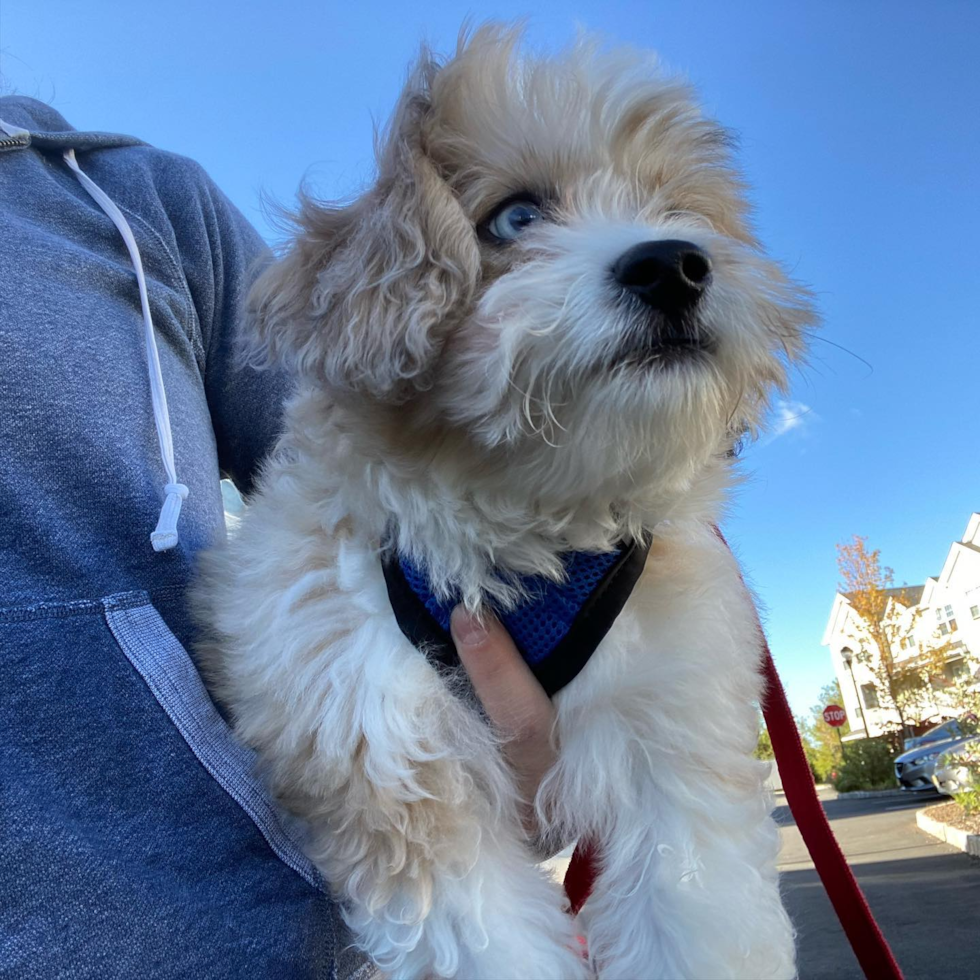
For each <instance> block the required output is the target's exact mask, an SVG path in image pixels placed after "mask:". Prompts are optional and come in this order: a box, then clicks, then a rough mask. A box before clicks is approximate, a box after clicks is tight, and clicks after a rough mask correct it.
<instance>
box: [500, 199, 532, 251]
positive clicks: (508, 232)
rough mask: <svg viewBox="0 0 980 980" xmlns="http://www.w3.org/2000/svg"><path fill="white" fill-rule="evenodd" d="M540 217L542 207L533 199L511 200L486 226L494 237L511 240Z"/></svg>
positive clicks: (504, 240)
mask: <svg viewBox="0 0 980 980" xmlns="http://www.w3.org/2000/svg"><path fill="white" fill-rule="evenodd" d="M540 219H541V209H540V208H539V207H538V206H537V205H536V204H534V203H533V202H532V201H511V202H510V203H508V204H505V205H504V206H503V207H502V208H501V209H500V210H499V211H497V212H496V213H495V214H494V215H493V216H492V217H491V218H490V220H489V221H488V222H487V225H486V228H487V231H488V232H490V234H491V235H493V237H494V238H496V239H498V240H500V241H502V242H510V241H513V240H514V239H515V238H517V236H518V235H521V234H523V233H524V231H525V230H526V229H527V228H528V227H529V226H530V225H532V224H534V222H535V221H540Z"/></svg>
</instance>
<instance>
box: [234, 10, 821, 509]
mask: <svg viewBox="0 0 980 980" xmlns="http://www.w3.org/2000/svg"><path fill="white" fill-rule="evenodd" d="M518 44H519V36H518V34H517V33H516V32H514V31H510V30H505V29H501V28H495V27H484V28H481V29H480V30H478V31H476V32H475V34H474V35H473V36H472V37H471V38H469V39H467V40H465V41H462V42H461V44H460V47H459V49H458V51H457V54H456V56H455V57H454V58H453V59H452V60H450V61H448V62H447V63H446V64H444V65H442V66H440V65H438V64H437V63H435V62H434V61H433V60H432V59H431V58H429V57H428V56H423V57H422V59H421V61H420V63H419V65H418V66H417V67H416V69H415V70H414V72H413V74H412V76H411V78H410V81H409V83H408V85H407V87H406V89H405V91H404V93H403V94H402V96H401V99H400V101H399V104H398V106H397V109H396V111H395V113H394V116H393V119H392V121H391V122H390V124H389V127H388V128H387V130H386V132H385V134H384V135H383V136H382V137H381V138H380V139H379V142H378V150H377V159H378V179H377V182H376V183H375V185H374V186H373V187H372V188H371V189H370V190H369V191H368V192H367V193H366V194H365V195H364V196H363V197H361V198H360V199H358V200H356V201H355V202H353V203H352V204H350V205H348V206H343V207H341V206H326V205H323V204H321V203H318V202H315V201H312V200H305V201H304V202H303V205H302V207H301V210H300V213H299V215H298V225H299V234H298V236H297V238H296V240H295V242H294V244H293V246H292V248H291V250H290V251H289V252H288V254H286V255H285V257H284V258H283V259H282V261H281V262H279V263H278V264H277V265H275V266H273V267H272V268H271V269H270V270H269V271H268V272H267V273H266V274H265V275H264V276H263V277H262V278H261V279H260V281H259V282H258V284H257V286H256V288H255V291H254V292H253V311H254V314H255V322H256V324H257V341H256V345H255V347H254V351H255V354H256V356H255V359H256V360H258V361H262V360H265V361H270V360H275V359H284V360H286V361H287V363H289V364H291V365H292V366H293V368H294V370H296V371H298V372H300V373H301V374H302V375H305V376H306V377H307V378H308V379H313V380H314V381H315V382H316V383H319V384H321V385H325V386H327V387H328V388H330V389H331V391H332V392H333V393H335V395H336V397H337V399H338V400H341V401H343V400H344V399H348V400H354V401H358V400H359V401H360V402H361V403H362V404H365V405H367V404H374V405H379V404H381V405H385V404H386V405H397V406H398V411H397V416H396V417H399V418H402V419H404V420H405V424H406V425H413V426H423V427H439V426H442V427H445V428H447V429H452V430H453V431H454V432H456V433H457V435H459V434H460V433H462V438H463V439H465V441H466V442H467V443H468V444H469V445H471V446H473V447H475V449H474V451H477V452H479V451H483V452H488V453H500V452H505V453H507V454H509V457H510V459H512V460H521V459H524V460H527V459H537V461H538V463H540V457H541V454H546V455H548V456H549V458H550V465H549V466H548V467H544V468H542V467H540V465H539V466H538V469H539V470H541V472H542V474H544V471H545V470H547V473H548V474H550V475H549V476H544V475H542V479H550V480H551V481H552V482H553V485H554V486H556V487H557V486H561V485H563V483H567V481H569V480H572V481H577V482H578V484H579V485H581V486H582V487H583V489H588V488H591V489H593V490H594V489H595V488H596V487H598V486H601V485H604V481H606V482H608V480H610V479H613V480H623V479H626V480H631V479H636V478H637V474H641V478H643V476H642V474H646V475H647V476H649V474H652V473H656V474H660V475H661V476H665V475H666V474H670V477H671V478H672V479H674V478H680V479H683V477H684V475H685V474H690V473H692V471H693V469H696V468H697V466H698V465H699V464H701V463H703V462H704V461H706V460H708V459H709V458H710V457H711V456H712V455H714V454H719V453H724V451H725V450H726V449H727V448H728V447H730V446H731V444H732V442H733V441H734V440H735V439H736V438H737V437H738V436H739V435H740V434H741V433H743V432H744V431H746V430H751V429H754V428H755V427H756V426H757V425H758V423H759V421H760V418H761V416H762V414H763V412H764V409H765V406H766V400H767V397H768V395H769V393H770V391H771V390H772V389H773V388H774V387H776V386H779V385H781V384H782V383H783V381H784V377H785V367H786V364H787V362H788V361H790V360H791V359H793V358H794V357H796V356H798V355H799V353H800V352H801V349H802V335H803V331H804V328H805V326H806V325H807V323H808V322H809V321H810V320H811V319H812V313H811V311H810V308H809V306H808V303H807V298H806V296H805V295H804V294H802V293H801V291H800V290H798V289H797V288H795V287H792V286H791V285H790V284H789V283H788V281H787V280H786V279H785V278H784V277H783V275H782V274H781V273H780V271H779V269H778V268H777V267H776V266H775V265H774V264H773V263H772V262H770V261H769V260H767V259H766V258H765V256H764V255H763V254H762V253H761V251H760V249H759V247H758V245H757V244H756V242H755V241H754V239H753V237H752V234H751V231H750V230H749V227H748V225H747V220H746V204H745V201H744V197H743V187H742V185H741V183H740V181H739V179H738V177H737V175H736V174H735V172H734V171H733V170H732V167H731V164H730V161H729V142H730V141H729V139H728V137H727V135H726V133H725V132H724V131H723V130H722V129H720V128H719V127H718V126H717V125H716V124H715V123H713V122H711V121H710V120H707V119H705V118H704V117H703V116H702V115H701V114H700V113H699V111H698V109H697V108H696V106H695V104H694V103H693V102H692V99H691V95H690V93H689V91H688V90H687V89H686V88H685V87H684V86H683V85H680V84H677V83H675V82H671V81H668V80H665V79H664V78H663V77H662V75H661V74H660V73H659V72H658V71H657V70H656V68H655V67H654V66H653V65H652V64H651V62H650V60H649V59H647V58H645V57H644V56H641V55H639V54H637V53H633V52H622V51H619V52H613V53H605V52H603V51H601V50H600V49H599V48H598V47H597V46H596V45H593V44H591V43H590V42H580V43H579V44H577V45H576V46H574V47H573V48H572V49H571V50H570V51H568V52H567V53H565V54H564V55H561V56H559V57H556V58H547V59H537V58H533V57H529V56H523V55H522V54H521V53H520V52H519V50H518Z"/></svg>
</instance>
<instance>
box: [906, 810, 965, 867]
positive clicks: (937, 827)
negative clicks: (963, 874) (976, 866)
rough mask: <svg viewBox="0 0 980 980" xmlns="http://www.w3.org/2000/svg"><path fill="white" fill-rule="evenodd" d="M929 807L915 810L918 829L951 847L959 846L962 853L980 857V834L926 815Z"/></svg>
mask: <svg viewBox="0 0 980 980" xmlns="http://www.w3.org/2000/svg"><path fill="white" fill-rule="evenodd" d="M930 809H932V807H928V808H926V809H925V810H918V811H917V812H916V814H915V823H916V826H917V827H918V828H919V830H924V831H925V832H926V833H927V834H932V836H933V837H936V838H938V839H939V840H941V841H943V842H944V843H946V844H949V845H950V846H951V847H957V848H959V849H960V850H961V851H963V853H964V854H969V855H970V857H975V858H980V834H968V833H967V832H966V831H965V830H959V829H958V828H956V827H951V826H950V825H949V824H948V823H943V822H942V821H941V820H934V819H933V818H932V817H930V816H929V815H928V814H929V810H930Z"/></svg>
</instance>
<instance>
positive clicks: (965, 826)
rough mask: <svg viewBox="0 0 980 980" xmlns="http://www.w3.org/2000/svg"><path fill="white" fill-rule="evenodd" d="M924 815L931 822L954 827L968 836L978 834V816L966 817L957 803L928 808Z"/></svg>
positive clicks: (979, 826)
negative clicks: (931, 820) (927, 816)
mask: <svg viewBox="0 0 980 980" xmlns="http://www.w3.org/2000/svg"><path fill="white" fill-rule="evenodd" d="M926 813H927V814H928V815H929V816H930V817H932V819H933V820H938V821H940V822H941V823H944V824H947V825H948V826H950V827H955V828H956V829H957V830H963V831H965V832H966V833H968V834H980V814H977V813H975V814H974V815H973V816H972V817H968V816H967V815H966V813H964V812H963V807H961V806H960V805H959V803H952V802H950V803H940V804H939V806H931V807H929V809H928V810H926Z"/></svg>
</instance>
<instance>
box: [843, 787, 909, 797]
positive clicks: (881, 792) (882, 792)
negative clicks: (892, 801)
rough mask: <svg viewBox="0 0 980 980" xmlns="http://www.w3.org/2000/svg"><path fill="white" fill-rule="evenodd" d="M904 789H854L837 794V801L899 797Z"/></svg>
mask: <svg viewBox="0 0 980 980" xmlns="http://www.w3.org/2000/svg"><path fill="white" fill-rule="evenodd" d="M904 793H906V790H904V789H854V790H851V792H850V793H838V794H837V799H839V800H874V799H877V797H879V796H899V795H901V794H904Z"/></svg>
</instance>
